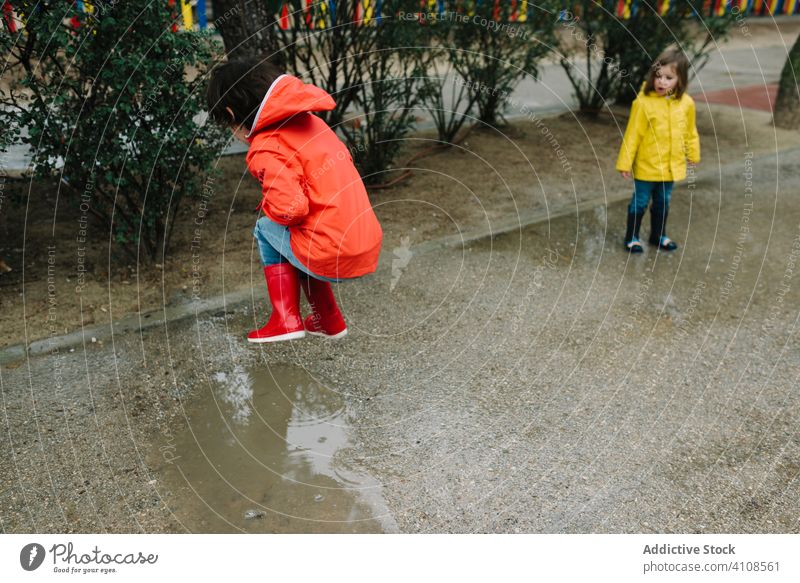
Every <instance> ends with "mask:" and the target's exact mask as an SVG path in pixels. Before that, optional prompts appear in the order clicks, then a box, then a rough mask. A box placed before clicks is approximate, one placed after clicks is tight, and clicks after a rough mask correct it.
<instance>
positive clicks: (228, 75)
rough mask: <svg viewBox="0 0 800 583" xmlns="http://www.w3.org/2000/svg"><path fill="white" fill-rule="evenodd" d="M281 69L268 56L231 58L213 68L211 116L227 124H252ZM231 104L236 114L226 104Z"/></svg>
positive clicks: (209, 97) (208, 99)
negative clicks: (231, 112) (232, 59)
mask: <svg viewBox="0 0 800 583" xmlns="http://www.w3.org/2000/svg"><path fill="white" fill-rule="evenodd" d="M281 74H282V72H281V70H280V69H279V68H278V67H276V66H275V65H274V64H272V63H270V62H269V61H267V60H266V59H259V58H249V59H237V60H234V61H228V62H227V63H223V64H221V65H217V66H216V67H214V69H213V70H212V71H211V78H210V80H209V82H208V88H207V89H206V102H207V103H208V113H209V115H210V116H211V118H212V119H213V120H214V121H216V122H218V123H221V124H223V125H228V126H235V125H243V126H245V127H247V128H248V129H249V128H252V127H253V124H254V123H255V117H256V112H257V111H258V107H259V106H260V105H261V102H262V101H263V100H264V96H265V95H266V93H267V89H269V87H270V85H272V83H273V82H274V81H275V79H277V78H278V77H280V76H281ZM228 107H230V108H231V111H233V117H231V114H230V112H228V111H227V110H226V108H228Z"/></svg>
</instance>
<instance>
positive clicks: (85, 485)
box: [0, 145, 800, 532]
mask: <svg viewBox="0 0 800 583" xmlns="http://www.w3.org/2000/svg"><path fill="white" fill-rule="evenodd" d="M737 159H738V160H739V161H740V162H741V167H740V169H738V170H737V168H736V164H735V163H736V160H737ZM797 160H798V158H797V156H796V155H792V156H788V155H784V156H782V157H781V158H780V159H779V158H777V157H774V156H773V157H769V156H767V157H763V158H753V157H751V156H750V155H749V154H748V152H747V148H746V145H745V146H743V149H742V151H741V152H731V156H730V158H729V159H728V160H727V161H726V162H727V163H728V164H729V166H728V167H727V168H728V169H729V170H728V171H727V172H725V173H721V174H720V175H719V176H717V177H712V178H704V179H702V180H699V181H697V182H694V183H689V184H687V183H682V184H681V185H679V186H677V187H676V189H675V191H674V193H673V203H672V211H671V215H670V221H669V233H670V235H671V236H672V237H673V238H674V239H675V240H676V241H678V243H679V244H680V245H681V247H680V249H679V250H678V251H676V252H674V253H672V254H664V253H660V252H657V251H656V250H655V249H654V248H652V247H648V248H647V251H646V253H645V254H643V255H642V256H630V255H628V254H626V253H625V252H624V251H623V250H622V245H621V240H622V235H623V230H624V219H625V205H624V204H614V205H611V206H609V207H605V206H597V207H595V208H593V209H591V210H589V211H588V212H582V213H580V214H576V215H573V216H567V217H563V218H559V219H557V220H554V221H551V222H545V223H541V224H538V225H535V226H533V227H530V228H527V229H525V230H524V231H522V232H517V233H512V234H510V235H504V236H501V237H496V238H494V239H487V240H485V241H482V242H478V243H473V244H470V245H469V246H468V247H466V248H463V249H462V248H459V249H450V250H440V251H437V252H431V253H427V254H424V255H413V254H412V255H411V256H410V257H403V258H401V259H402V262H399V263H396V264H395V265H394V266H393V265H391V262H387V263H384V264H383V265H382V266H381V269H380V270H379V272H378V273H377V274H375V275H374V276H371V277H369V278H365V279H363V280H361V281H359V282H355V283H348V284H344V285H341V286H338V287H337V293H338V294H340V299H341V303H342V306H343V308H344V311H345V313H346V317H347V319H348V324H349V327H350V335H349V336H348V337H347V338H345V339H344V340H342V341H340V342H330V341H325V340H324V339H319V338H307V339H305V340H302V341H297V342H290V343H282V344H279V345H274V346H269V345H260V346H256V347H253V346H248V345H247V344H246V343H245V342H244V340H243V339H244V335H245V334H246V332H247V330H249V329H250V328H252V327H253V326H254V324H256V323H258V322H260V321H261V320H263V319H264V317H265V315H266V311H267V308H266V305H265V298H264V292H263V290H262V289H261V281H260V279H259V278H258V269H257V266H254V267H253V272H252V274H251V276H252V280H253V282H254V285H255V287H254V296H253V298H252V301H249V302H245V303H244V304H239V305H236V306H229V307H228V308H227V309H226V310H225V311H221V312H218V313H214V314H201V315H198V317H197V318H194V319H191V320H188V321H185V322H181V323H172V324H167V325H165V326H162V327H160V328H155V329H151V330H148V331H147V332H145V333H143V334H141V335H136V334H130V333H129V334H122V335H117V336H115V337H114V340H113V342H110V343H109V342H107V343H106V344H104V345H99V343H91V342H90V341H89V340H88V339H87V341H86V344H85V346H84V347H82V348H78V349H76V350H75V352H66V351H63V352H62V353H57V354H53V355H50V356H43V357H36V358H32V359H30V360H28V361H24V362H22V363H18V364H17V365H15V366H13V367H11V368H9V367H5V368H2V369H0V373H1V374H2V376H0V382H2V389H3V424H4V426H5V430H4V434H5V436H6V437H7V439H4V441H3V442H2V452H1V453H0V471H1V473H2V475H3V476H4V483H3V486H2V488H3V489H2V491H1V492H0V517H2V525H1V526H2V529H3V531H5V532H31V531H40V532H69V531H81V532H93V531H95V532H103V531H111V532H182V531H187V530H188V531H192V532H221V531H224V532H228V531H230V532H238V531H244V532H297V531H302V532H333V531H336V532H343V531H344V532H374V531H395V530H399V531H402V532H798V530H800V523H799V522H798V519H799V518H800V463H799V462H798V460H800V435H798V431H797V427H798V423H797V421H798V414H800V394H798V390H797V386H798V380H799V378H800V354H799V353H798V344H799V342H798V334H797V322H798V315H799V312H798V307H799V306H800V292H799V291H798V285H799V283H800V282H798V274H797V270H798V265H800V199H798V197H797V192H798V190H799V189H800V164H798V161H797ZM709 163H710V162H709ZM731 164H732V165H731ZM643 231H644V232H645V235H646V233H647V231H648V224H647V219H646V221H645V226H644V228H643ZM385 243H386V246H387V247H388V248H391V247H392V246H393V245H399V244H400V242H392V241H386V242H385ZM392 267H394V269H392ZM320 497H321V498H320Z"/></svg>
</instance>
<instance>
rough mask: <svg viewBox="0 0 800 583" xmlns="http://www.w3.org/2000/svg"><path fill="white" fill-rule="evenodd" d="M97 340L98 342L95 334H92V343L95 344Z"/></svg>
mask: <svg viewBox="0 0 800 583" xmlns="http://www.w3.org/2000/svg"><path fill="white" fill-rule="evenodd" d="M95 342H97V338H95V337H94V336H92V344H94V343H95Z"/></svg>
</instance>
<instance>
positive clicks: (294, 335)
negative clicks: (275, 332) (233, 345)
mask: <svg viewBox="0 0 800 583" xmlns="http://www.w3.org/2000/svg"><path fill="white" fill-rule="evenodd" d="M305 335H306V331H305V330H299V331H297V332H287V333H286V334H281V335H280V336H268V337H266V338H248V339H247V341H248V342H251V343H252V344H264V343H265V342H282V341H284V340H297V339H298V338H304V337H305Z"/></svg>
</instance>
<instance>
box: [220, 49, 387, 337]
mask: <svg viewBox="0 0 800 583" xmlns="http://www.w3.org/2000/svg"><path fill="white" fill-rule="evenodd" d="M207 99H208V106H209V112H210V115H211V117H212V118H213V119H215V120H217V121H219V122H221V123H224V124H225V125H227V126H229V127H230V128H231V130H232V132H233V134H234V136H235V137H237V138H238V139H240V140H241V141H243V142H245V143H247V144H249V150H248V152H247V167H248V169H249V170H250V173H251V174H252V175H253V176H254V177H255V178H256V179H257V180H258V181H259V183H260V184H261V188H262V191H263V199H262V201H261V210H262V211H263V212H264V216H263V217H261V218H260V219H259V220H258V221H257V223H256V227H255V231H254V236H255V238H256V240H257V242H258V247H259V252H260V254H261V260H262V263H263V265H264V276H265V278H266V282H267V291H268V293H269V298H270V301H271V302H272V314H271V316H270V319H269V321H268V322H267V324H266V325H265V326H264V327H263V328H260V329H258V330H254V331H252V332H250V333H249V334H248V335H247V339H248V341H250V342H275V341H280V340H292V339H295V338H302V337H303V336H305V334H306V332H308V333H309V334H316V335H319V336H325V337H328V338H341V337H342V336H344V335H345V334H347V326H346V324H345V322H344V318H343V317H342V314H341V312H340V310H339V307H338V306H337V304H336V299H335V298H334V295H333V291H332V289H331V286H330V283H331V282H339V281H342V280H345V279H351V278H355V277H360V276H362V275H366V274H368V273H372V272H374V271H375V269H376V268H377V266H378V255H379V254H380V249H381V241H382V238H383V233H382V231H381V226H380V224H379V223H378V219H377V218H376V217H375V213H374V212H373V210H372V206H371V205H370V202H369V198H368V197H367V192H366V189H365V188H364V184H363V182H362V181H361V177H360V176H359V174H358V171H357V170H356V168H355V166H354V165H353V159H352V157H351V156H350V152H349V151H348V150H347V147H346V146H345V145H344V144H343V143H342V141H341V140H340V139H339V138H338V137H337V136H336V134H335V133H334V132H333V130H331V128H330V127H328V125H327V124H326V123H325V122H324V121H322V119H320V118H319V117H317V116H316V115H314V114H313V112H315V111H330V110H332V109H333V108H334V106H335V103H334V101H333V98H332V97H331V96H330V95H328V94H327V93H326V92H325V91H323V90H322V89H320V88H319V87H315V86H313V85H307V84H305V83H303V82H302V81H301V80H300V79H298V78H297V77H293V76H291V75H285V74H282V73H281V72H280V71H279V70H278V69H277V68H276V67H275V66H273V65H272V64H270V63H268V62H266V61H260V60H258V59H247V60H239V61H231V62H228V63H225V64H223V65H221V66H218V67H216V68H215V69H214V70H213V71H212V73H211V80H210V82H209V85H208V92H207ZM301 287H302V288H303V291H304V292H305V295H306V298H307V299H308V303H309V304H310V306H311V310H312V314H311V315H310V316H308V318H306V319H305V321H303V320H302V318H301V316H300V309H299V302H300V288H301Z"/></svg>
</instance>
